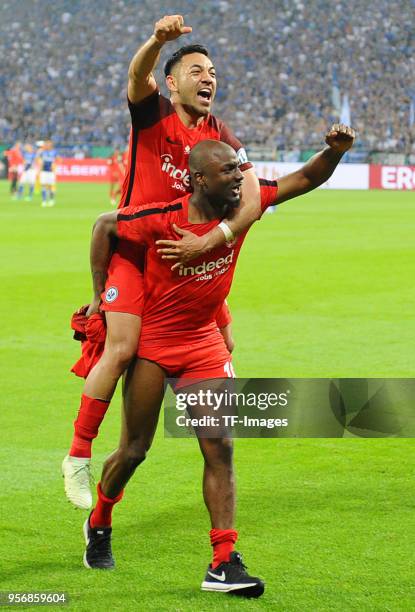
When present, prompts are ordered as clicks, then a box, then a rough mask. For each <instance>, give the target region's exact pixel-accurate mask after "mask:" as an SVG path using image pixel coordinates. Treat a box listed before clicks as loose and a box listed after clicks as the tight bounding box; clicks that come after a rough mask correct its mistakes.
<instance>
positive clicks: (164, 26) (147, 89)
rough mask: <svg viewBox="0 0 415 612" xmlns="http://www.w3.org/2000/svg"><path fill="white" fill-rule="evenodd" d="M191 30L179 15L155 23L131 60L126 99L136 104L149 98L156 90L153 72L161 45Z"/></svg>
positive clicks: (168, 16)
mask: <svg viewBox="0 0 415 612" xmlns="http://www.w3.org/2000/svg"><path fill="white" fill-rule="evenodd" d="M191 31H192V28H191V27H189V26H185V25H184V20H183V17H182V16H181V15H167V16H166V17H163V19H160V20H159V21H157V23H156V24H155V26H154V32H153V34H152V35H151V36H150V38H149V39H148V40H147V41H146V42H145V43H144V45H142V46H141V47H140V48H139V49H138V51H137V53H136V54H135V55H134V57H133V59H132V60H131V63H130V67H129V69H128V98H129V100H130V102H132V103H133V104H137V103H138V102H141V100H144V98H147V97H148V96H150V95H151V94H152V93H154V91H156V89H157V84H156V80H155V78H154V75H153V70H154V69H155V67H156V66H157V64H158V62H159V59H160V51H161V48H162V47H163V45H164V44H165V43H166V42H168V41H170V40H175V39H176V38H178V37H179V36H181V35H182V34H187V33H189V32H191Z"/></svg>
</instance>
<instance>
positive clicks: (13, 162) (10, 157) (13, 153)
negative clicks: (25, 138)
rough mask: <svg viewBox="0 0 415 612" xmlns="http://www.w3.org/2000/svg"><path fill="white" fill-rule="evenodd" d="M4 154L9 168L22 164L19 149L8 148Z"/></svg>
mask: <svg viewBox="0 0 415 612" xmlns="http://www.w3.org/2000/svg"><path fill="white" fill-rule="evenodd" d="M4 154H5V156H6V157H7V162H8V165H9V169H11V168H15V167H17V166H19V165H20V164H23V161H24V160H23V155H22V154H21V152H20V150H19V149H9V150H8V151H5V152H4Z"/></svg>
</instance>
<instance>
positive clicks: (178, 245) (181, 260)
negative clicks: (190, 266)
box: [156, 223, 206, 270]
mask: <svg viewBox="0 0 415 612" xmlns="http://www.w3.org/2000/svg"><path fill="white" fill-rule="evenodd" d="M172 227H173V229H174V231H175V232H176V234H178V235H179V236H181V237H182V238H181V240H157V241H156V245H157V246H158V247H163V248H161V249H157V253H159V255H161V258H162V259H175V260H176V262H177V263H175V264H174V265H173V266H172V268H171V269H172V270H175V269H176V268H178V267H179V266H181V265H182V264H185V263H187V262H188V261H190V260H192V259H196V257H200V255H203V253H204V252H205V251H204V249H205V245H206V239H205V237H204V236H197V235H196V234H193V232H190V231H189V230H184V229H182V228H181V227H178V226H177V225H176V224H175V223H173V225H172Z"/></svg>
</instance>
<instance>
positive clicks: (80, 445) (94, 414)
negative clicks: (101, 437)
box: [69, 395, 110, 458]
mask: <svg viewBox="0 0 415 612" xmlns="http://www.w3.org/2000/svg"><path fill="white" fill-rule="evenodd" d="M109 405H110V403H109V401H107V400H100V399H93V398H92V397H88V396H87V395H82V397H81V405H80V407H79V411H78V416H77V418H76V421H75V422H74V427H75V434H74V437H73V440H72V446H71V448H70V451H69V455H70V456H71V457H87V458H89V457H91V446H92V440H93V439H94V438H96V437H97V435H98V429H99V426H100V425H101V423H102V420H103V418H104V416H105V413H106V412H107V410H108V407H109Z"/></svg>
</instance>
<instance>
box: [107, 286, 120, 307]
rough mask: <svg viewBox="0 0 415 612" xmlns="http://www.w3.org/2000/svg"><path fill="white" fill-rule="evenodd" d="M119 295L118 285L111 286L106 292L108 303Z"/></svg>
mask: <svg viewBox="0 0 415 612" xmlns="http://www.w3.org/2000/svg"><path fill="white" fill-rule="evenodd" d="M117 297H118V289H117V287H110V288H109V289H107V292H106V294H105V301H106V302H107V303H108V304H111V303H112V302H115V300H116V299H117Z"/></svg>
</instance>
